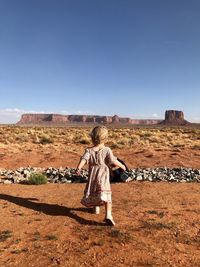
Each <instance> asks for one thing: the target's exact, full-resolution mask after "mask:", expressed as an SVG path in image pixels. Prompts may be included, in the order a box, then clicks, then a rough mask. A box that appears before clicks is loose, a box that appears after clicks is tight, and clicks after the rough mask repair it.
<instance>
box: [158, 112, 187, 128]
mask: <svg viewBox="0 0 200 267" xmlns="http://www.w3.org/2000/svg"><path fill="white" fill-rule="evenodd" d="M161 124H165V125H187V124H189V122H188V121H186V120H185V119H184V114H183V111H178V110H166V111H165V120H164V121H162V122H161Z"/></svg>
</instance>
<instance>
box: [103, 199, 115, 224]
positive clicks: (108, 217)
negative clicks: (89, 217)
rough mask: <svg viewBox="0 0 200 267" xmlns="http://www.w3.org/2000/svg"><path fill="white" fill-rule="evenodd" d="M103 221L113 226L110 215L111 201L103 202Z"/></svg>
mask: <svg viewBox="0 0 200 267" xmlns="http://www.w3.org/2000/svg"><path fill="white" fill-rule="evenodd" d="M105 213H106V214H105V221H106V222H107V224H108V225H111V226H114V225H115V222H114V220H113V217H112V203H111V202H106V203H105Z"/></svg>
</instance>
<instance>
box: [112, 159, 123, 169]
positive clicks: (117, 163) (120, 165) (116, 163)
mask: <svg viewBox="0 0 200 267" xmlns="http://www.w3.org/2000/svg"><path fill="white" fill-rule="evenodd" d="M113 165H115V166H116V167H119V168H121V169H122V170H124V171H125V170H126V167H125V166H124V165H123V164H122V163H121V162H119V161H118V160H117V159H115V160H114V161H113Z"/></svg>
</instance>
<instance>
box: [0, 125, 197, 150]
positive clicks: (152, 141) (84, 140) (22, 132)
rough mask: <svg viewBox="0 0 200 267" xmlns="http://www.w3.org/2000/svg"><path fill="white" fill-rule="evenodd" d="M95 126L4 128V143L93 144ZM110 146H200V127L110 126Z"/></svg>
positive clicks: (0, 129) (0, 140) (1, 129)
mask: <svg viewBox="0 0 200 267" xmlns="http://www.w3.org/2000/svg"><path fill="white" fill-rule="evenodd" d="M90 131H91V128H78V127H76V128H64V127H19V126H2V127H0V143H1V144H5V145H10V144H19V145H21V144H26V143H32V144H33V143H34V144H51V143H55V144H62V145H63V144H77V145H80V144H83V145H89V144H91V140H90V137H89V133H90ZM108 145H110V146H111V147H112V148H121V149H122V148H126V147H132V146H135V145H139V146H141V147H152V148H155V149H156V148H158V147H159V148H160V147H162V148H163V149H165V148H179V147H180V148H192V149H194V150H198V149H199V148H200V129H189V128H165V127H161V128H156V127H155V128H135V129H134V128H133V129H129V128H121V129H119V128H117V129H109V141H108Z"/></svg>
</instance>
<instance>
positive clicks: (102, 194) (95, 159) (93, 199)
mask: <svg viewBox="0 0 200 267" xmlns="http://www.w3.org/2000/svg"><path fill="white" fill-rule="evenodd" d="M90 136H91V138H92V142H93V146H92V147H90V148H87V149H86V150H85V153H84V155H83V156H82V157H81V159H80V162H79V164H78V166H77V173H78V174H79V173H80V170H81V169H82V168H83V166H84V165H85V164H88V165H89V177H88V181H87V184H86V187H85V190H84V196H83V198H82V200H81V203H82V204H83V205H84V206H86V207H93V208H94V210H95V213H99V211H100V209H99V206H101V205H105V219H104V221H105V222H106V223H107V224H108V225H111V226H114V225H115V222H114V220H113V217H112V197H111V186H110V179H109V178H110V173H109V166H110V165H115V166H116V167H119V168H122V169H123V170H126V167H125V166H124V165H123V164H122V163H120V162H119V161H118V160H117V158H116V157H114V156H113V153H112V151H111V149H110V148H109V147H106V146H105V145H104V143H105V142H106V141H107V138H108V130H107V128H106V127H105V126H97V127H95V128H94V129H93V130H92V132H91V134H90Z"/></svg>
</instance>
